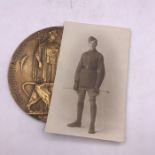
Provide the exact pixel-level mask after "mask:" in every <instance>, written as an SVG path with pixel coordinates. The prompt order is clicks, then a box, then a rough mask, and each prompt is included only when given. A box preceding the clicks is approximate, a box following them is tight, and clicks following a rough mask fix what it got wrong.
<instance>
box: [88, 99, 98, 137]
mask: <svg viewBox="0 0 155 155" xmlns="http://www.w3.org/2000/svg"><path fill="white" fill-rule="evenodd" d="M96 110H97V106H96V103H95V102H94V103H91V104H90V126H89V131H88V133H90V134H93V133H95V120H96Z"/></svg>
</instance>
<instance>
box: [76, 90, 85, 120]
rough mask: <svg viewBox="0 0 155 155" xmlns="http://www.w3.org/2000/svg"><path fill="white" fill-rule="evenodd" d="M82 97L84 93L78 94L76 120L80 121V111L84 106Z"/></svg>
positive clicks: (81, 111)
mask: <svg viewBox="0 0 155 155" xmlns="http://www.w3.org/2000/svg"><path fill="white" fill-rule="evenodd" d="M84 98H85V94H84V93H83V94H80V95H78V104H77V121H78V122H81V120H82V113H83V107H84Z"/></svg>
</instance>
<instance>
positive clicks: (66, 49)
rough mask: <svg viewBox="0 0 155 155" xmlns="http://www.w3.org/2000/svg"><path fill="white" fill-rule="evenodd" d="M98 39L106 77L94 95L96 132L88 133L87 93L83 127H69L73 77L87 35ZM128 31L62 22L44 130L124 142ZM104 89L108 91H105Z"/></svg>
mask: <svg viewBox="0 0 155 155" xmlns="http://www.w3.org/2000/svg"><path fill="white" fill-rule="evenodd" d="M89 36H94V37H96V38H97V40H98V46H97V51H99V52H100V53H102V55H103V56H104V65H105V73H106V74H105V79H104V81H103V83H102V85H101V87H100V89H101V91H100V94H99V96H97V99H96V100H97V118H96V134H93V135H92V134H88V128H89V122H90V103H89V99H88V96H87V95H86V99H85V104H84V112H83V117H82V128H69V127H67V123H69V122H73V121H75V120H76V116H77V114H76V113H77V102H78V95H77V93H76V92H75V91H74V90H73V85H74V76H75V71H76V68H77V65H78V63H79V60H80V57H81V55H82V54H83V53H84V52H86V51H88V50H89V45H88V38H89ZM129 45H130V30H128V29H124V28H116V27H110V26H97V25H91V24H81V23H74V22H65V24H64V32H63V37H62V42H61V48H60V55H59V60H58V66H57V73H56V77H55V84H54V88H53V90H54V91H53V95H52V104H51V107H50V110H49V115H48V120H47V125H46V131H48V132H53V133H61V134H67V135H75V136H83V137H91V138H97V139H105V140H113V141H123V140H124V130H125V128H124V124H125V104H126V92H127V88H126V87H127V75H128V50H129ZM106 91H108V92H110V93H106Z"/></svg>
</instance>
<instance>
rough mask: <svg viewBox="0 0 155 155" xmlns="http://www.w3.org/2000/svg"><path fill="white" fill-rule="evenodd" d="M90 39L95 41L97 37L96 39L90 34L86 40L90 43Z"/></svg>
mask: <svg viewBox="0 0 155 155" xmlns="http://www.w3.org/2000/svg"><path fill="white" fill-rule="evenodd" d="M92 41H95V42H96V43H97V39H96V38H95V37H93V36H90V37H89V38H88V42H89V43H90V42H92Z"/></svg>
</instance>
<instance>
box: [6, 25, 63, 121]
mask: <svg viewBox="0 0 155 155" xmlns="http://www.w3.org/2000/svg"><path fill="white" fill-rule="evenodd" d="M62 32H63V27H50V28H46V29H43V30H40V31H38V32H36V33H33V34H32V35H30V36H29V37H28V38H26V39H25V40H24V41H23V42H22V43H21V44H20V45H19V46H18V48H17V49H16V51H15V53H14V54H13V56H12V59H11V63H10V66H9V71H8V82H9V87H10V90H11V94H12V96H13V98H14V99H15V101H16V103H17V104H18V105H19V106H20V108H21V109H22V110H24V111H25V112H26V113H27V114H29V115H30V116H32V117H34V118H37V119H38V120H41V121H44V122H46V119H47V114H48V110H49V105H50V100H51V97H52V87H53V84H54V79H55V74H56V66H57V59H58V55H59V48H60V43H61V37H62Z"/></svg>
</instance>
